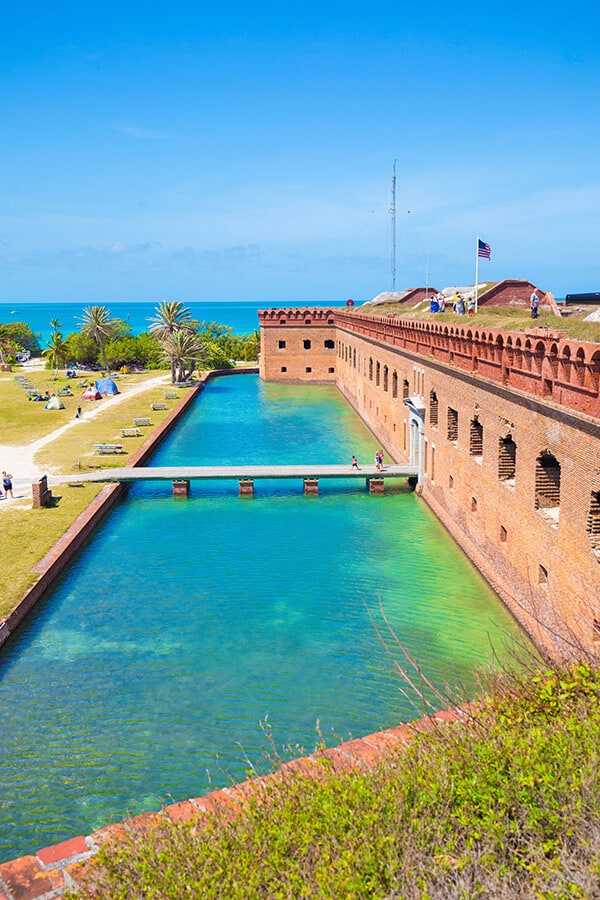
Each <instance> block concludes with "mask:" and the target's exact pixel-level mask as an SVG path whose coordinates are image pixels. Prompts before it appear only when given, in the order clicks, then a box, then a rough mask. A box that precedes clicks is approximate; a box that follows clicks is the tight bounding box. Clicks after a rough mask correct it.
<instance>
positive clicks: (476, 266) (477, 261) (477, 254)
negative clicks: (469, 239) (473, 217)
mask: <svg viewBox="0 0 600 900" xmlns="http://www.w3.org/2000/svg"><path fill="white" fill-rule="evenodd" d="M478 287H479V235H477V240H476V241H475V312H477V309H478V307H477V299H478Z"/></svg>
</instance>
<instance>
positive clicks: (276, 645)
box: [0, 376, 524, 861]
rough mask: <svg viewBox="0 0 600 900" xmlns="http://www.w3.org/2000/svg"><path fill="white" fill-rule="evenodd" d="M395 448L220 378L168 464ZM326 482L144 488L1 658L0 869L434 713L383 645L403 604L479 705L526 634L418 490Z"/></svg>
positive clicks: (288, 396)
mask: <svg viewBox="0 0 600 900" xmlns="http://www.w3.org/2000/svg"><path fill="white" fill-rule="evenodd" d="M376 449H378V447H377V444H376V443H375V441H374V439H373V437H372V436H371V435H370V433H369V432H368V431H367V430H366V428H365V427H364V426H363V424H362V423H361V421H360V420H359V419H358V417H357V416H356V415H355V413H354V412H353V410H351V408H350V407H349V406H348V405H347V404H346V403H345V401H344V400H343V399H342V398H341V396H340V395H339V394H338V393H337V391H336V390H335V388H333V387H317V386H282V385H272V384H270V385H269V384H262V383H261V382H259V380H258V378H256V377H254V376H235V377H228V378H222V379H219V380H217V381H214V382H211V383H210V385H209V386H208V387H207V389H206V390H205V391H204V393H203V394H202V395H201V396H200V398H199V399H198V401H197V402H196V403H195V404H194V406H193V408H192V409H191V411H190V412H189V414H188V415H187V417H186V419H185V420H184V422H183V423H182V424H181V425H180V426H178V427H177V430H176V432H175V433H174V434H173V435H172V436H171V437H169V438H168V440H167V442H166V443H165V444H164V445H163V446H162V447H161V448H160V450H159V452H158V453H157V454H156V455H155V457H154V459H153V464H154V465H164V464H167V463H173V464H175V463H178V462H180V463H189V464H197V465H202V464H208V463H216V464H235V463H248V464H250V463H256V464H260V463H267V462H273V463H281V464H284V463H290V464H291V463H304V462H306V463H336V462H339V461H340V460H344V461H345V460H348V462H349V461H350V458H351V455H352V453H355V454H356V455H357V456H358V458H359V461H360V460H363V461H365V462H366V461H368V462H370V461H371V460H372V457H373V453H374V451H375V450H376ZM320 487H321V493H320V495H319V496H318V497H304V496H303V494H302V485H301V483H300V482H299V481H296V482H294V481H289V482H287V481H286V482H272V483H271V482H269V483H258V482H257V483H256V495H255V497H254V499H245V500H240V499H238V497H237V483H236V482H232V483H220V484H216V483H208V484H202V485H200V484H197V485H194V484H193V485H192V495H191V497H190V499H189V500H187V501H185V500H183V501H174V500H173V499H172V497H171V496H170V485H165V484H163V485H160V484H157V483H154V484H152V483H150V484H148V485H147V486H136V487H134V488H132V489H131V491H130V493H129V496H128V499H127V500H126V501H124V502H123V503H121V504H120V505H119V506H118V507H117V508H116V509H115V510H114V511H113V512H112V513H111V514H110V515H109V517H108V518H107V519H106V520H105V521H104V523H103V524H102V525H101V527H100V528H99V529H98V531H97V532H96V533H95V535H94V537H93V539H92V541H91V542H90V543H89V545H88V546H87V547H86V548H85V549H84V551H83V552H82V553H81V554H80V555H79V557H78V558H77V560H76V561H75V563H74V564H73V565H72V566H71V567H70V569H69V571H68V572H67V573H66V574H65V575H64V576H63V577H62V579H61V580H60V582H59V583H58V584H57V586H56V587H55V588H54V589H53V590H52V591H51V592H50V593H49V594H48V595H47V597H46V598H45V600H44V601H43V603H42V604H41V605H40V606H39V607H38V608H37V609H36V610H35V611H34V613H33V614H32V616H31V617H30V619H29V621H27V622H26V623H25V625H24V626H23V628H22V629H21V631H20V633H18V634H17V635H16V636H15V637H14V639H12V640H11V641H10V642H9V644H8V645H7V646H5V647H4V648H3V649H2V651H0V709H1V716H2V727H1V730H0V760H1V765H2V778H1V779H0V861H4V860H7V859H10V858H12V857H14V856H18V855H21V854H24V853H30V852H33V851H35V850H36V849H39V848H40V847H43V846H46V845H48V844H51V843H54V842H57V841H60V840H64V839H66V838H69V837H74V836H75V835H78V834H89V833H90V832H91V831H93V830H94V829H96V828H99V827H101V826H103V825H106V824H108V823H110V822H111V821H115V820H117V819H118V818H119V817H122V816H123V815H126V814H134V813H138V812H142V811H144V810H152V809H159V808H160V806H161V804H163V803H165V802H172V801H174V800H180V799H185V798H188V797H198V796H201V795H202V794H204V793H207V792H208V791H210V790H212V789H214V788H215V787H218V786H224V785H226V784H228V783H231V782H232V781H235V780H243V779H244V778H245V777H246V776H247V772H248V771H249V769H250V768H251V767H252V766H256V767H257V768H258V769H260V770H261V771H264V770H265V769H266V768H268V766H269V761H268V757H269V756H270V755H271V756H272V755H273V749H274V750H275V751H276V753H278V754H281V755H282V756H286V755H288V753H291V754H292V755H294V756H297V755H299V754H300V752H301V749H300V748H304V749H305V750H306V751H307V752H310V751H312V750H313V749H314V746H315V744H316V742H317V741H318V740H319V739H323V740H324V741H325V742H326V743H327V744H328V745H330V746H333V745H335V744H337V743H339V742H341V741H342V740H345V739H347V738H348V737H349V736H354V737H358V736H363V735H366V734H369V733H371V732H373V731H376V730H379V729H383V728H386V727H389V726H392V725H395V724H398V723H399V722H400V721H406V720H407V719H411V718H415V717H416V716H418V715H420V714H422V707H418V708H417V709H415V707H414V706H413V705H412V704H411V702H410V701H409V700H408V699H407V697H406V696H405V695H404V693H403V691H404V689H405V685H404V684H403V683H402V682H401V680H400V679H399V678H398V677H397V676H396V675H395V674H394V673H393V671H392V669H393V664H392V659H391V657H390V656H389V655H388V653H387V652H386V649H385V647H384V644H383V642H382V640H381V638H380V637H379V636H378V633H377V630H378V629H379V630H381V631H382V632H383V633H384V635H385V637H386V640H387V641H388V643H393V641H392V639H391V638H390V634H389V632H388V631H387V628H386V625H385V621H384V616H385V618H386V619H387V620H388V622H389V624H390V625H391V627H392V628H393V629H394V631H395V634H396V635H397V637H398V639H399V640H400V641H401V642H402V645H403V647H404V648H405V649H406V650H407V652H408V653H410V654H411V655H412V656H413V657H414V658H415V659H416V660H418V662H419V664H420V666H421V667H422V669H423V671H424V673H425V674H426V675H427V676H428V678H430V679H431V680H432V681H433V682H434V683H435V685H436V686H437V687H438V688H440V689H441V690H442V691H443V690H445V686H446V684H448V685H450V686H451V687H452V689H454V690H455V691H457V692H458V693H459V695H460V696H464V693H465V692H467V693H468V692H471V691H473V690H474V689H475V685H476V674H475V673H476V670H478V669H482V668H484V669H485V668H487V667H488V666H489V665H490V664H491V663H492V660H493V654H494V653H496V654H497V655H498V658H499V659H500V660H503V659H506V658H507V654H509V650H508V648H507V647H506V641H507V638H508V636H511V635H512V636H516V635H518V636H519V638H520V639H521V640H524V639H523V638H522V636H521V634H520V632H519V631H518V629H517V627H516V625H515V624H514V622H513V620H512V619H511V617H510V616H509V614H508V613H507V612H506V610H505V609H504V608H503V606H502V605H501V603H500V601H499V600H498V599H497V598H496V596H495V595H494V594H493V593H492V592H491V591H490V590H489V588H488V587H487V586H486V584H485V582H484V581H483V580H482V579H481V578H480V576H479V575H478V573H477V572H476V571H475V570H474V569H473V568H472V566H471V565H470V564H469V562H468V561H467V559H466V558H465V556H464V555H463V554H462V552H461V551H460V550H459V548H458V547H457V546H456V545H455V544H454V543H453V542H452V541H451V540H450V538H449V537H448V535H447V534H446V532H445V531H444V529H443V528H442V527H441V526H440V525H439V523H438V522H437V521H436V519H435V518H434V517H433V515H432V514H431V513H430V512H429V510H428V509H427V507H426V506H425V504H424V503H423V502H422V501H420V500H419V499H418V498H417V497H416V496H415V494H414V493H411V492H409V491H407V490H403V489H398V490H392V491H389V492H388V493H386V494H385V495H383V496H369V494H368V493H367V492H366V491H365V489H364V487H363V486H362V483H356V482H352V481H349V482H347V483H346V482H344V483H337V482H331V483H325V482H321V485H320ZM492 648H493V649H492ZM393 654H394V656H395V657H396V659H398V660H399V661H400V662H402V663H403V664H404V661H405V658H404V656H403V654H402V651H401V650H400V648H399V647H396V646H395V647H393ZM269 732H270V734H271V737H270V738H269V734H268V733H269Z"/></svg>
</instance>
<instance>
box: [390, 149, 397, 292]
mask: <svg viewBox="0 0 600 900" xmlns="http://www.w3.org/2000/svg"><path fill="white" fill-rule="evenodd" d="M390 219H391V224H392V260H391V262H392V291H395V290H396V160H394V167H393V169H392V202H391V205H390Z"/></svg>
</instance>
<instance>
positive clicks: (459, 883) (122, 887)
mask: <svg viewBox="0 0 600 900" xmlns="http://www.w3.org/2000/svg"><path fill="white" fill-rule="evenodd" d="M599 702H600V673H599V671H598V670H596V669H594V668H592V667H590V666H588V665H583V664H582V665H578V666H574V667H573V668H571V669H565V670H561V671H547V672H536V673H533V675H531V676H530V677H529V678H527V677H521V678H520V679H518V678H516V677H515V676H510V677H509V676H507V677H506V678H505V680H504V681H503V682H501V683H499V684H498V685H497V687H496V689H495V691H494V693H493V695H492V697H491V699H490V700H488V701H486V702H485V703H482V704H481V707H480V711H479V712H478V713H477V714H476V715H475V716H474V717H473V718H472V720H470V721H468V722H465V723H462V724H460V725H439V726H438V727H437V728H435V729H434V730H433V731H432V732H431V733H427V734H419V735H417V736H416V737H415V739H414V741H413V742H412V743H411V744H410V745H409V746H408V747H406V748H404V749H401V750H399V752H397V753H395V754H393V755H390V756H388V757H387V758H386V759H385V760H384V761H382V762H381V764H380V765H378V767H377V768H376V769H375V770H373V771H369V772H365V773H358V774H357V773H355V774H349V775H343V776H341V775H332V774H327V775H326V774H325V769H324V777H323V778H320V779H316V778H306V777H301V776H299V775H295V776H293V777H291V778H290V777H288V778H286V779H285V781H284V780H280V779H277V780H272V779H271V780H270V781H269V782H268V783H267V784H268V787H267V788H266V789H265V790H264V791H262V792H261V793H259V794H258V795H256V796H255V797H254V798H253V799H252V800H250V801H248V802H247V803H245V804H244V806H243V809H242V811H241V812H240V813H239V814H238V815H237V816H234V817H233V818H231V817H223V816H222V817H218V816H217V817H215V818H214V819H212V820H211V821H210V822H209V825H208V827H206V828H204V829H202V828H200V829H198V828H196V827H194V825H193V824H190V823H188V824H186V825H172V824H169V823H166V822H165V823H164V824H162V825H161V826H160V827H157V828H156V829H153V830H152V831H150V832H149V833H148V834H146V835H145V836H143V837H140V836H137V837H135V836H130V837H129V838H127V839H126V840H125V841H124V842H121V843H119V844H118V845H117V846H110V845H107V846H105V847H104V848H103V849H102V850H101V852H100V854H99V857H98V858H97V862H96V865H95V867H94V868H93V869H92V870H91V874H90V881H89V887H87V888H85V889H84V890H83V891H82V893H81V894H80V895H79V896H82V897H89V898H92V897H94V898H111V900H120V898H161V900H170V898H173V900H180V898H182V897H186V898H205V897H224V898H228V900H229V898H257V897H260V898H263V897H265V898H267V897H268V898H271V897H272V898H288V897H289V898H300V897H318V898H369V897H402V898H420V900H423V898H452V897H456V898H459V897H460V898H473V897H494V898H495V897H506V898H514V897H519V898H521V897H523V898H547V900H559V898H565V900H566V898H584V897H598V896H599V893H600V891H599V887H598V886H599V883H600V882H599V878H600V781H599V774H598V773H599V766H598V764H599V751H598V747H599V746H600V740H599V739H600V716H599V714H598V711H599Z"/></svg>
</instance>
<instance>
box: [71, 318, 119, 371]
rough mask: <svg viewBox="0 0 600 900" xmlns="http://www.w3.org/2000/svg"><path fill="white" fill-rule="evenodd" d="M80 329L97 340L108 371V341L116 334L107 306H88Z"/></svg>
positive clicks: (86, 335) (85, 334)
mask: <svg viewBox="0 0 600 900" xmlns="http://www.w3.org/2000/svg"><path fill="white" fill-rule="evenodd" d="M79 330H80V331H81V333H82V334H83V335H84V336H85V337H88V338H92V339H93V340H94V341H96V343H97V344H98V347H99V348H100V353H101V354H102V362H103V363H104V368H105V369H106V371H107V372H108V371H109V368H108V360H107V358H106V349H105V347H106V343H107V341H109V340H110V339H111V338H112V336H113V334H114V330H115V324H114V320H113V319H112V318H111V315H110V312H109V310H108V309H107V308H106V306H86V308H85V309H84V310H83V315H82V318H81V320H80V325H79Z"/></svg>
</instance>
